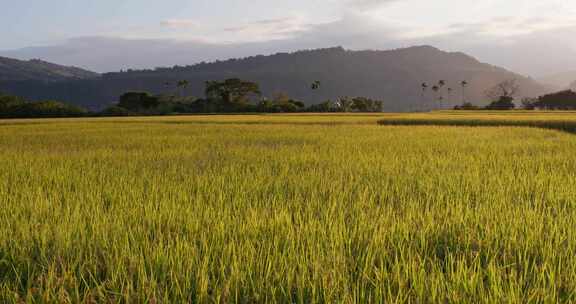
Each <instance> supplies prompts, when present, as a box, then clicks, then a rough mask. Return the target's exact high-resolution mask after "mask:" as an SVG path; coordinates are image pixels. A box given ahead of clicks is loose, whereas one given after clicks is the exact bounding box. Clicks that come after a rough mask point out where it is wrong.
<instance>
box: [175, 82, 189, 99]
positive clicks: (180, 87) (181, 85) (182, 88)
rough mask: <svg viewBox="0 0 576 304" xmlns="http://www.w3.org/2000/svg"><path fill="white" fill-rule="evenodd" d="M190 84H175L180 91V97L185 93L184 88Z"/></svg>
mask: <svg viewBox="0 0 576 304" xmlns="http://www.w3.org/2000/svg"><path fill="white" fill-rule="evenodd" d="M189 84H190V82H189V81H188V80H180V81H178V83H176V87H178V89H181V91H182V92H181V94H180V97H182V96H183V95H184V94H185V93H186V87H187V86H188V85H189Z"/></svg>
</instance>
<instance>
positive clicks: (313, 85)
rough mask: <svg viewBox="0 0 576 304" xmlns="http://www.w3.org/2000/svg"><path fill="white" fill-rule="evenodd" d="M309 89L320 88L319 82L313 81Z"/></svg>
mask: <svg viewBox="0 0 576 304" xmlns="http://www.w3.org/2000/svg"><path fill="white" fill-rule="evenodd" d="M311 87H312V90H318V89H319V88H320V81H319V80H315V81H314V82H313V83H312V86H311Z"/></svg>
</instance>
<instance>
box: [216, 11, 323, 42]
mask: <svg viewBox="0 0 576 304" xmlns="http://www.w3.org/2000/svg"><path fill="white" fill-rule="evenodd" d="M315 26H317V24H311V23H307V22H306V21H305V20H304V19H303V18H301V17H286V18H277V19H263V20H257V21H254V22H250V23H246V24H242V25H238V26H233V27H228V28H225V29H224V31H225V32H228V33H233V34H235V35H239V36H240V37H243V38H244V39H243V40H244V41H245V42H246V41H252V42H254V41H266V40H278V39H289V38H293V37H295V36H297V35H300V34H302V33H304V32H306V31H309V30H310V29H312V28H313V27H315Z"/></svg>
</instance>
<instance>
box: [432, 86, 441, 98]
mask: <svg viewBox="0 0 576 304" xmlns="http://www.w3.org/2000/svg"><path fill="white" fill-rule="evenodd" d="M432 91H434V93H435V95H436V98H437V99H438V100H440V97H439V96H438V92H439V91H440V87H439V86H437V85H435V86H432Z"/></svg>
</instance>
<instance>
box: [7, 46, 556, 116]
mask: <svg viewBox="0 0 576 304" xmlns="http://www.w3.org/2000/svg"><path fill="white" fill-rule="evenodd" d="M232 77H238V78H242V79H246V80H251V81H256V82H258V83H259V84H260V85H261V87H262V91H263V93H264V95H267V96H270V95H271V94H273V93H275V92H285V93H287V94H289V95H290V96H292V97H294V98H296V99H300V100H302V101H304V102H305V103H307V104H311V103H317V102H321V101H324V100H326V99H332V100H334V99H336V98H338V97H341V96H365V97H370V98H376V99H381V100H383V101H384V103H385V110H387V111H407V110H418V109H423V108H425V107H426V106H427V105H430V104H433V100H434V96H432V95H433V94H432V92H429V93H428V94H427V96H422V93H421V88H420V85H421V83H422V82H428V83H430V84H434V83H436V82H437V81H439V80H445V81H446V82H447V87H451V88H452V89H453V90H452V94H451V96H448V95H447V94H445V95H446V102H445V105H446V106H447V107H448V106H453V105H455V104H460V103H461V102H462V99H463V98H462V90H461V88H460V85H459V84H460V82H461V81H462V80H466V81H467V82H468V83H470V85H469V86H468V88H467V89H466V99H467V100H469V101H474V102H476V103H479V104H485V103H486V100H485V98H484V96H483V95H484V92H485V91H486V90H487V89H488V88H490V87H492V86H493V85H495V84H497V83H499V82H501V81H503V80H507V79H511V78H515V79H517V80H518V82H519V84H520V86H521V89H522V93H523V95H525V96H536V95H539V94H543V93H545V92H547V91H548V90H547V88H546V87H544V86H543V85H540V84H539V83H537V82H536V81H534V80H532V79H530V78H527V77H524V76H522V75H518V74H515V73H513V72H510V71H507V70H505V69H502V68H499V67H496V66H492V65H489V64H485V63H481V62H479V61H478V60H476V59H474V58H472V57H470V56H468V55H466V54H463V53H449V52H444V51H441V50H438V49H436V48H434V47H430V46H418V47H410V48H405V49H397V50H388V51H348V50H345V49H343V48H340V47H336V48H328V49H318V50H306V51H299V52H295V53H279V54H275V55H270V56H254V57H248V58H243V59H231V60H226V61H217V62H212V63H200V64H196V65H191V66H185V67H179V66H177V67H172V68H157V69H154V70H137V71H125V72H117V73H107V74H103V75H102V77H101V78H99V79H93V80H77V81H68V82H65V83H60V84H56V85H54V84H51V85H46V84H45V83H38V82H31V83H28V85H25V84H23V83H19V84H18V85H14V84H6V83H5V84H4V86H2V83H0V90H2V89H4V90H9V91H11V92H14V93H18V92H20V93H22V94H24V95H26V94H28V96H29V97H30V98H38V97H40V95H42V96H46V95H51V97H52V98H58V99H62V100H65V101H71V102H75V103H78V104H82V105H85V106H89V107H92V108H100V107H103V106H105V105H107V104H110V103H111V102H113V101H115V100H116V99H117V97H118V96H119V95H120V94H121V93H123V92H125V91H128V90H136V91H149V92H152V93H170V92H173V91H174V88H171V87H167V86H166V85H165V83H166V82H174V81H177V80H188V81H189V82H190V86H189V88H188V93H189V94H191V95H194V96H198V97H202V96H203V91H204V83H205V81H207V80H221V79H225V78H232ZM316 80H318V81H320V82H321V84H322V85H321V87H320V89H319V90H311V89H310V84H311V83H312V82H313V81H316Z"/></svg>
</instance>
